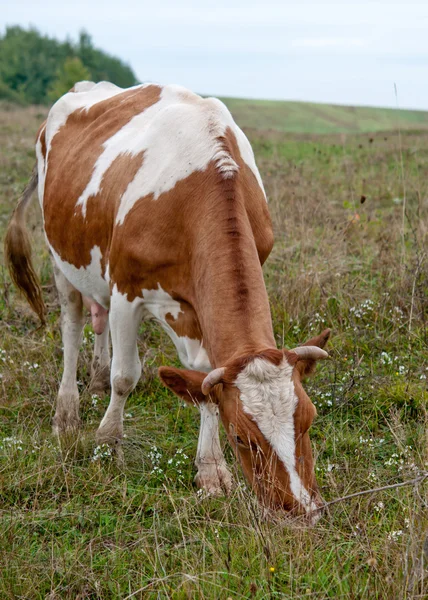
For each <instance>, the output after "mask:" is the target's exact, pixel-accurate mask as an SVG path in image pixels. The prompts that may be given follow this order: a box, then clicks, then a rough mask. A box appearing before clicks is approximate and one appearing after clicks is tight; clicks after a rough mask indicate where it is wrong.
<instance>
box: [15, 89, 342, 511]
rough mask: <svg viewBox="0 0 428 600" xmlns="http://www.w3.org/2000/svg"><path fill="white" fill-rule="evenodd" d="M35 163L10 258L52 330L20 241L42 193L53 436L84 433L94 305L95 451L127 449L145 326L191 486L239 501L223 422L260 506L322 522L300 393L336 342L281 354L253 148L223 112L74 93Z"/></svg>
mask: <svg viewBox="0 0 428 600" xmlns="http://www.w3.org/2000/svg"><path fill="white" fill-rule="evenodd" d="M35 149H36V156H37V165H36V167H35V170H34V173H33V176H32V178H31V180H30V182H29V184H28V186H27V188H26V189H25V191H24V193H23V195H22V196H21V198H20V200H19V202H18V204H17V206H16V208H15V211H14V213H13V215H12V218H11V221H10V224H9V227H8V231H7V234H6V238H5V255H6V259H7V263H8V266H9V269H10V272H11V276H12V279H13V281H14V282H15V284H16V285H17V287H18V288H19V289H20V290H21V291H22V292H23V293H24V295H25V296H26V298H27V300H28V301H29V303H30V305H31V307H32V308H33V309H34V310H35V312H36V313H37V314H38V315H39V317H40V318H41V319H42V321H43V320H44V315H45V308H44V304H43V298H42V292H41V287H40V283H39V280H38V278H37V276H36V273H35V271H34V267H33V265H32V262H31V247H30V241H29V237H28V233H27V231H26V229H25V213H26V209H27V207H28V205H29V203H30V201H31V198H32V193H33V191H34V190H35V189H36V187H38V196H39V201H40V206H41V210H42V215H43V227H44V232H45V236H46V241H47V244H48V246H49V250H50V253H51V254H52V258H53V265H54V277H55V283H56V287H57V289H58V294H59V300H60V304H61V331H62V340H63V345H64V371H63V376H62V380H61V384H60V387H59V392H58V397H57V401H56V412H55V416H54V418H53V429H54V431H55V432H56V433H57V434H58V435H62V434H64V433H67V432H70V431H71V432H73V431H76V430H77V428H78V427H79V423H80V419H79V394H78V389H77V382H76V371H77V360H78V352H79V346H80V343H81V341H82V330H83V326H84V311H83V308H84V306H86V307H87V308H89V310H90V313H91V318H92V323H93V327H94V331H95V346H94V356H93V361H92V366H91V377H92V386H93V387H94V388H95V389H108V386H109V384H110V386H111V397H110V402H109V405H108V408H107V411H106V413H105V415H104V417H103V419H102V421H101V423H100V425H99V428H98V430H97V440H98V443H100V444H101V443H107V444H109V445H111V446H112V447H117V448H120V444H121V440H122V438H123V413H124V406H125V402H126V400H127V398H128V396H129V394H130V393H131V391H132V390H133V389H134V388H135V386H136V384H137V382H138V380H139V379H140V377H141V363H140V359H139V356H138V350H137V334H138V328H139V324H140V322H141V321H142V319H149V318H151V319H154V320H156V321H157V322H158V323H160V325H161V326H162V327H163V329H164V330H165V331H166V332H167V333H168V335H169V336H170V338H171V339H172V341H173V343H174V345H175V347H176V349H177V352H178V356H179V358H180V361H181V363H182V365H183V366H184V367H185V368H184V369H178V368H173V367H168V366H163V367H160V368H159V377H160V379H161V380H162V382H163V383H164V384H165V386H167V387H168V388H169V389H170V390H172V392H174V393H175V394H176V395H177V396H179V397H180V398H182V399H184V400H185V401H186V402H189V403H192V404H194V405H196V406H197V407H198V408H199V411H200V418H201V426H200V434H199V441H198V446H197V452H196V460H195V464H196V467H197V475H196V477H195V481H196V484H197V486H199V487H200V488H202V489H205V490H206V491H207V492H208V493H210V494H219V493H222V492H225V493H228V492H229V491H230V489H231V487H232V477H231V474H230V472H229V470H228V468H227V465H226V462H225V459H224V456H223V451H222V447H221V444H220V440H219V417H220V418H221V421H222V423H223V425H224V428H225V431H226V435H227V438H228V440H229V442H230V444H231V446H232V448H233V451H234V454H235V456H236V459H237V461H238V462H239V464H240V465H241V468H242V471H243V473H244V476H245V477H246V479H247V480H248V482H249V483H250V485H251V487H252V489H253V490H254V491H255V493H256V494H257V496H258V498H259V500H260V502H261V503H262V505H264V506H266V507H268V508H270V509H282V510H285V511H290V512H293V513H295V514H299V515H300V514H302V515H306V516H308V515H311V513H312V516H313V515H315V514H318V510H319V507H320V506H321V505H322V500H321V497H320V494H319V491H318V488H317V483H316V480H315V474H314V461H313V455H312V450H311V444H310V440H309V433H308V431H309V428H310V426H311V423H312V420H313V419H314V417H315V415H316V409H315V407H314V405H313V403H312V402H311V400H310V399H309V397H308V396H307V395H306V392H305V391H304V388H303V386H302V381H303V380H304V379H305V377H307V376H308V375H309V374H310V373H312V372H313V371H314V369H315V365H316V362H317V360H319V359H324V358H326V357H328V354H327V352H326V351H325V350H323V348H324V346H325V344H326V342H327V340H328V338H329V335H330V331H329V330H325V331H324V332H322V333H321V334H320V335H319V336H317V337H315V338H313V339H311V340H309V341H307V342H306V343H305V344H303V345H301V346H299V347H297V348H294V349H292V350H281V349H277V347H276V343H275V337H274V333H273V326H272V318H271V313H270V307H269V301H268V295H267V291H266V287H265V283H264V279H263V273H262V265H263V263H264V262H265V260H266V259H267V257H268V255H269V253H270V252H271V249H272V246H273V232H272V224H271V219H270V216H269V212H268V207H267V201H266V195H265V191H264V188H263V183H262V180H261V177H260V174H259V171H258V169H257V166H256V163H255V159H254V154H253V151H252V148H251V145H250V143H249V141H248V139H247V138H246V136H245V134H244V133H243V132H242V131H241V129H240V128H239V127H238V126H237V125H236V123H235V122H234V120H233V118H232V116H231V114H230V112H229V111H228V109H227V108H226V106H225V105H224V104H223V103H222V102H221V101H220V100H218V99H215V98H203V97H201V96H199V95H196V94H194V93H192V92H190V91H188V90H187V89H184V88H182V87H179V86H176V85H165V86H162V85H155V84H143V85H137V86H135V87H132V88H128V89H122V88H119V87H117V86H116V85H113V84H111V83H107V82H101V83H97V84H94V83H92V82H80V83H77V84H76V85H75V86H74V87H73V88H72V89H71V90H70V92H68V93H67V94H65V95H64V96H62V97H61V98H60V99H59V100H58V101H57V102H56V103H55V104H54V105H53V107H52V108H51V109H50V112H49V114H48V117H47V120H46V121H45V123H43V125H42V126H41V127H40V129H39V132H38V134H37V139H36V147H35ZM109 332H111V342H112V361H111V368H110V351H109ZM314 511H315V512H314Z"/></svg>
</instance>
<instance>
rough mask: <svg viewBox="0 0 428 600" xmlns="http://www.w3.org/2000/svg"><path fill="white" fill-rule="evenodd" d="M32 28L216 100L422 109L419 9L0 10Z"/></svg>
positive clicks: (52, 0) (261, 5) (4, 2)
mask: <svg viewBox="0 0 428 600" xmlns="http://www.w3.org/2000/svg"><path fill="white" fill-rule="evenodd" d="M14 24H19V25H21V26H23V27H28V26H30V25H32V26H35V27H36V28H37V29H39V30H40V31H41V32H43V33H46V34H49V35H51V36H55V37H56V38H58V39H61V40H63V39H65V37H66V36H69V37H70V38H71V39H73V40H76V39H77V37H78V32H79V30H81V29H82V28H84V29H85V30H87V31H88V32H89V33H90V34H91V36H92V39H93V43H94V45H95V46H97V47H99V48H102V49H103V50H106V51H107V52H110V53H111V54H114V55H117V56H119V57H120V58H122V59H124V60H125V61H126V62H128V63H129V64H130V65H131V66H132V68H133V69H134V71H135V72H136V74H137V77H138V78H139V79H140V80H141V81H156V82H162V83H180V84H182V85H184V86H186V87H189V88H191V89H193V90H194V91H197V92H200V93H204V94H212V95H219V96H238V97H247V98H272V99H284V100H307V101H313V102H329V103H330V102H332V103H337V104H358V105H374V106H393V107H395V106H396V104H397V101H396V98H395V94H394V83H396V85H397V89H398V104H399V106H400V107H403V108H422V109H428V0H425V1H421V2H418V3H415V2H410V3H406V2H404V0H403V1H402V2H400V3H392V2H383V1H380V2H375V1H371V2H364V1H362V2H358V3H357V2H349V1H348V0H342V1H341V2H336V3H328V2H320V1H319V2H304V1H303V2H298V1H296V2H288V1H286V0H284V1H279V0H266V1H255V0H247V1H238V0H216V1H215V2H211V1H204V0H150V1H146V0H114V1H113V0H105V1H104V2H101V1H99V0H95V1H91V0H86V1H83V0H75V1H73V2H69V1H68V0H64V1H63V2H62V1H61V0H0V29H1V31H2V33H3V32H4V29H5V26H6V25H14Z"/></svg>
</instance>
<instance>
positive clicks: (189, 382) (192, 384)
mask: <svg viewBox="0 0 428 600" xmlns="http://www.w3.org/2000/svg"><path fill="white" fill-rule="evenodd" d="M158 373H159V377H160V379H161V381H162V383H163V384H164V385H166V387H167V388H169V389H170V390H171V391H172V392H174V394H176V395H177V396H178V397H179V398H182V399H183V400H185V401H186V402H188V403H189V404H196V405H198V404H202V403H203V402H216V396H215V394H213V393H211V394H210V395H209V396H206V395H205V394H204V393H203V392H202V383H203V381H204V379H205V378H206V376H207V374H206V373H201V372H200V371H189V370H186V369H175V368H174V367H160V368H159V371H158Z"/></svg>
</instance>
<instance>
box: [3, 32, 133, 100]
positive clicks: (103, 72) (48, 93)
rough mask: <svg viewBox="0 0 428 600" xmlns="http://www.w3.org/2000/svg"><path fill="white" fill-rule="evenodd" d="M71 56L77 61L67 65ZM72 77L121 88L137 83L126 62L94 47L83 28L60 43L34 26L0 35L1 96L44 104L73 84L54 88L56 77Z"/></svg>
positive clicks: (56, 81) (64, 78)
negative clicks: (71, 38) (77, 37)
mask: <svg viewBox="0 0 428 600" xmlns="http://www.w3.org/2000/svg"><path fill="white" fill-rule="evenodd" d="M73 59H78V61H80V64H79V63H78V62H75V63H73V64H70V65H68V61H69V60H73ZM66 63H67V67H66V68H65V64H66ZM82 66H83V68H86V71H83V69H82ZM64 69H65V72H64ZM88 73H90V75H88ZM67 74H68V75H69V77H68V75H67ZM73 77H74V79H75V80H81V79H85V78H88V77H89V78H90V79H92V80H93V81H95V82H97V81H102V80H107V81H111V82H112V83H115V84H116V85H119V86H120V87H129V86H131V85H135V84H136V83H137V80H136V77H135V75H134V73H133V71H132V69H131V68H130V67H129V66H128V65H126V64H125V63H123V62H122V61H121V60H120V59H118V58H116V57H113V56H110V55H109V54H106V53H105V52H103V51H102V50H98V49H97V48H94V47H93V45H92V40H91V37H90V35H89V34H88V33H86V32H84V31H82V32H81V33H80V38H79V41H78V42H77V43H73V42H71V41H70V40H67V41H65V42H59V41H58V40H55V39H53V38H49V37H47V36H44V35H41V34H40V33H39V32H38V31H37V30H36V29H29V30H25V29H22V28H21V27H17V26H16V27H7V28H6V31H5V33H4V34H3V35H1V34H0V98H8V99H9V100H12V101H13V99H16V100H17V101H18V100H19V101H21V102H30V103H33V104H46V103H48V102H49V100H50V99H52V98H53V97H55V98H57V97H58V94H59V92H60V91H61V93H60V94H59V95H62V93H64V91H68V89H70V87H72V85H70V86H69V87H68V88H67V89H64V87H62V88H57V87H56V86H57V84H58V85H59V81H58V80H61V81H64V82H65V81H67V85H68V81H69V80H71V79H73ZM72 83H74V81H73V82H72ZM64 85H65V83H64Z"/></svg>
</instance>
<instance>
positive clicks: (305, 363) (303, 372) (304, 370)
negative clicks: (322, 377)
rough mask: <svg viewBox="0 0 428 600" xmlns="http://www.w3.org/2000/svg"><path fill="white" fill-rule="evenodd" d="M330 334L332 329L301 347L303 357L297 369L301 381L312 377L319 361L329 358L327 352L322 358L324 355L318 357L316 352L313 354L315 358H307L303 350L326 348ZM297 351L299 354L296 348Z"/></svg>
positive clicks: (326, 330) (300, 357)
mask: <svg viewBox="0 0 428 600" xmlns="http://www.w3.org/2000/svg"><path fill="white" fill-rule="evenodd" d="M330 333H331V329H325V330H324V331H323V332H322V333H320V334H319V335H317V336H316V337H313V338H311V339H310V340H308V341H307V342H305V343H304V344H302V346H301V347H300V348H301V352H302V356H299V357H298V359H297V363H296V369H297V371H298V373H299V374H300V378H301V379H306V377H309V376H310V375H312V374H313V373H314V372H315V368H316V366H317V361H318V360H320V359H322V358H328V355H327V353H326V352H324V355H325V356H322V355H321V356H317V353H316V352H315V353H313V354H314V355H313V356H311V355H308V356H305V353H304V352H303V349H304V348H305V347H312V348H324V346H325V345H326V344H327V342H328V339H329V337H330ZM295 351H296V352H297V351H298V348H297V349H296V348H295ZM318 352H319V351H318ZM292 353H294V352H293V351H291V353H290V354H292ZM289 362H290V361H289Z"/></svg>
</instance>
